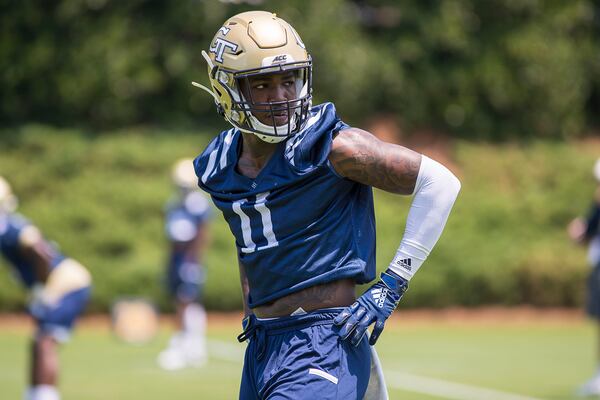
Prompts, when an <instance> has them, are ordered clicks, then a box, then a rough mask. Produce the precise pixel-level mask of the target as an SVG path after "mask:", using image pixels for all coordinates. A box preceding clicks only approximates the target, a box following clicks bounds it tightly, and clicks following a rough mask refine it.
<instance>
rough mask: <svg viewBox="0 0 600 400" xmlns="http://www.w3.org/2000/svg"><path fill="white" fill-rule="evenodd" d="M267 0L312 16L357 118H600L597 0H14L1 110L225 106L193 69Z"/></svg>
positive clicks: (171, 113) (522, 128) (167, 110)
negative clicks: (235, 19)
mask: <svg viewBox="0 0 600 400" xmlns="http://www.w3.org/2000/svg"><path fill="white" fill-rule="evenodd" d="M229 3H232V2H229ZM238 3H239V2H238ZM257 8H260V9H266V10H271V11H274V12H277V13H278V14H279V15H280V16H281V17H283V18H284V19H286V20H288V21H289V22H291V23H292V24H293V25H294V26H295V27H296V28H297V30H298V32H300V34H301V36H302V38H303V39H304V41H305V43H306V45H307V47H308V49H309V51H310V52H311V54H312V56H313V58H314V65H315V66H314V81H315V97H316V99H317V102H322V101H325V100H330V99H333V100H335V101H336V102H337V105H338V107H339V108H340V110H341V111H342V113H343V115H351V116H352V120H351V122H353V123H361V122H364V121H365V120H368V119H369V118H371V117H372V116H373V115H379V114H390V113H391V114H393V115H394V117H395V118H397V119H399V120H401V122H402V124H403V126H404V127H405V128H407V129H412V128H415V127H420V128H422V127H433V128H438V129H442V130H443V131H451V132H453V133H454V134H455V135H459V136H462V137H468V138H486V139H505V138H516V137H532V136H534V137H535V136H545V137H569V136H576V135H579V134H581V133H582V132H583V131H585V129H586V128H587V126H589V125H590V124H596V125H597V124H598V123H600V121H599V120H598V112H597V111H598V109H600V61H599V60H600V58H599V57H598V54H600V24H598V23H597V21H598V20H599V19H600V4H599V3H598V1H593V0H571V1H562V2H561V1H532V0H523V1H517V0H488V1H480V0H457V1H440V0H428V1H424V0H409V1H402V2H399V1H397V0H362V1H356V0H327V1H323V0H288V1H285V2H283V1H278V0H265V1H264V2H262V3H261V4H260V5H259V6H251V5H248V4H224V3H223V2H219V1H216V0H210V1H191V0H188V1H167V0H152V1H150V0H128V1H116V0H85V1H84V0H56V1H46V2H32V1H20V2H10V5H8V4H6V5H0V32H1V35H0V37H1V39H0V87H2V96H0V120H2V121H4V122H5V123H7V122H8V123H13V124H20V123H29V122H31V121H40V122H45V123H51V124H59V125H64V126H73V125H78V126H93V127H94V128H101V129H103V128H105V127H113V128H114V127H120V126H128V125H131V124H135V123H147V122H156V121H161V122H164V121H170V122H172V121H178V122H181V121H187V122H190V121H194V120H195V119H196V118H198V117H199V116H200V117H202V118H204V119H206V118H211V119H214V115H215V112H214V106H213V104H212V101H211V99H210V98H209V97H208V95H206V93H204V92H202V91H200V90H197V89H194V88H192V87H191V85H190V81H192V80H200V81H203V82H205V83H206V79H207V78H206V66H205V63H204V61H203V60H202V57H201V56H200V50H201V49H207V48H208V47H209V42H210V40H211V39H212V37H213V35H214V34H215V32H216V31H217V29H218V28H219V26H220V24H221V23H222V22H223V21H225V19H226V18H228V17H229V16H231V15H234V14H236V13H238V12H241V11H247V10H251V9H257Z"/></svg>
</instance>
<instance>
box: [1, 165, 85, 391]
mask: <svg viewBox="0 0 600 400" xmlns="http://www.w3.org/2000/svg"><path fill="white" fill-rule="evenodd" d="M16 208H17V199H16V197H15V196H14V195H13V193H12V190H11V187H10V185H9V184H8V182H7V181H6V180H5V179H4V178H2V177H0V252H1V253H2V255H3V256H4V258H5V259H6V261H8V263H9V264H10V265H12V267H14V272H15V275H16V276H17V277H18V279H19V280H20V281H21V282H22V283H23V285H24V286H25V287H26V288H27V289H29V291H30V296H31V301H30V303H29V312H30V314H31V316H32V317H33V319H34V320H35V323H36V325H37V330H36V333H35V336H34V339H33V343H32V346H31V371H30V374H31V375H30V382H29V384H30V386H29V388H28V389H27V391H26V393H25V396H24V398H25V400H58V399H60V395H59V392H58V389H57V381H58V370H59V363H58V344H59V343H63V342H65V341H67V340H68V339H69V336H70V332H71V329H72V328H73V324H74V322H75V320H76V318H77V317H78V316H79V315H80V314H81V313H82V312H83V310H84V308H85V306H86V304H87V302H88V299H89V296H90V285H91V276H90V274H89V272H88V271H87V270H86V269H85V268H84V267H83V266H82V265H81V264H79V263H78V262H77V261H75V260H73V259H71V258H67V257H65V256H64V255H62V254H61V253H60V252H59V251H58V249H57V248H56V247H55V246H54V245H53V244H51V243H50V242H48V241H47V240H45V239H44V238H43V236H42V235H41V233H40V231H39V230H38V229H37V228H36V227H35V226H34V225H32V224H31V223H30V222H29V221H28V220H26V219H25V218H24V217H23V216H21V215H19V214H17V213H15V210H16Z"/></svg>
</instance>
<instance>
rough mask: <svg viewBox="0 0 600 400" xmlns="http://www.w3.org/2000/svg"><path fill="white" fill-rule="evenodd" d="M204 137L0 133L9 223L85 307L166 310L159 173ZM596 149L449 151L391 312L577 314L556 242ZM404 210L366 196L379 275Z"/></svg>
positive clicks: (163, 192) (229, 292)
mask: <svg viewBox="0 0 600 400" xmlns="http://www.w3.org/2000/svg"><path fill="white" fill-rule="evenodd" d="M210 137H211V136H210V134H208V132H207V131H206V130H202V131H199V132H192V131H186V132H183V131H159V130H156V129H154V130H153V129H146V128H139V129H129V130H122V131H114V132H110V134H104V135H91V134H86V133H84V132H80V131H76V130H57V129H54V128H48V127H44V126H39V125H28V126H24V127H22V128H19V129H15V130H4V131H2V135H0V138H1V139H0V175H3V176H6V177H7V178H8V179H9V180H10V181H11V182H12V184H13V186H14V189H15V191H16V193H17V194H18V196H19V198H20V201H21V207H20V210H21V211H22V212H23V214H25V215H26V216H28V217H29V218H31V219H32V220H33V221H35V222H36V224H37V225H39V226H40V227H41V229H42V230H43V232H44V233H45V234H46V236H47V237H49V238H50V239H52V240H55V241H56V242H57V243H59V244H60V246H61V248H62V250H63V251H64V252H65V253H67V254H69V255H71V256H73V257H75V258H77V259H78V260H80V261H81V262H82V263H84V264H85V265H86V266H88V267H89V268H90V270H91V271H92V273H93V276H94V282H95V290H94V295H93V304H92V307H91V309H92V310H95V311H98V310H106V309H107V308H108V307H109V306H110V304H111V303H112V302H113V301H114V299H116V298H119V297H123V296H131V295H135V296H144V297H147V298H150V299H152V300H153V301H155V302H157V303H158V304H160V306H161V307H162V308H166V307H168V302H167V301H166V298H165V295H164V292H163V290H162V286H161V277H162V274H161V272H162V271H163V268H164V264H165V259H166V251H167V246H166V243H165V238H164V235H163V211H162V210H163V206H164V204H165V202H166V201H167V199H168V197H169V196H170V194H171V189H172V188H171V186H170V181H169V170H170V167H171V164H172V163H173V161H174V160H175V159H177V158H180V157H184V156H186V157H191V156H194V155H196V154H197V153H199V152H200V151H201V150H202V149H203V147H204V146H205V144H206V143H207V142H208V140H209V139H210ZM599 152H600V144H598V143H596V142H586V143H571V144H565V143H558V142H556V143H554V142H532V143H530V144H529V145H513V144H507V145H501V146H491V145H488V144H476V143H469V142H463V141H456V142H455V144H454V145H453V147H452V148H450V149H449V155H450V156H451V159H452V161H451V167H452V169H453V170H454V171H455V172H456V173H457V174H458V175H459V176H460V178H461V181H462V192H461V194H460V197H459V199H458V201H457V203H456V206H455V209H454V211H453V213H452V215H451V217H450V220H449V222H448V225H447V227H446V230H445V232H444V234H443V236H442V238H441V240H440V242H439V244H438V245H437V247H436V248H435V250H434V251H433V253H432V254H431V256H430V258H429V260H428V261H427V263H426V264H425V265H424V267H423V268H422V270H421V271H419V273H418V274H417V276H416V277H415V278H414V279H413V282H412V285H411V289H410V291H409V292H408V294H407V295H406V298H405V299H404V300H403V307H443V306H450V305H464V306H477V305H482V304H501V305H516V304H533V305H538V306H579V305H581V304H582V301H583V296H584V293H585V290H584V277H585V275H586V273H587V268H588V267H587V266H586V263H585V249H583V248H578V247H576V246H574V245H572V244H571V243H570V242H569V240H568V238H567V236H566V233H565V226H566V224H567V222H568V221H569V220H570V219H571V218H572V217H574V216H576V215H578V214H581V213H584V212H585V211H586V210H587V207H588V206H589V203H590V199H591V197H592V193H593V191H594V182H593V179H592V177H591V171H590V169H591V165H592V162H593V160H594V157H595V155H597V154H599ZM426 153H427V152H426ZM409 200H410V199H409V198H407V197H400V196H394V195H390V194H387V193H383V192H376V213H377V221H378V222H377V230H378V246H377V259H378V268H380V269H382V268H385V266H386V264H387V262H389V260H390V257H391V256H392V255H393V254H394V251H395V248H396V247H397V245H398V243H399V240H400V238H401V234H402V232H403V227H404V223H405V214H406V211H407V208H408V205H409ZM212 237H213V244H212V246H211V248H210V250H209V251H208V253H207V255H206V260H205V261H206V265H207V267H208V283H207V287H206V303H207V305H208V307H209V308H211V309H220V310H230V309H235V308H238V307H239V306H240V304H241V297H240V294H239V281H238V273H237V262H236V257H235V249H234V244H233V239H232V237H231V234H230V232H229V229H228V227H227V226H226V224H225V222H224V221H223V220H222V217H221V216H220V214H219V213H217V215H216V218H215V220H214V222H213V224H212ZM7 271H8V269H7V268H1V269H0V309H1V310H15V309H19V308H20V307H21V304H22V302H23V300H24V295H23V293H22V291H21V290H20V288H19V287H18V285H17V284H16V281H14V280H13V279H11V278H9V274H8V272H7Z"/></svg>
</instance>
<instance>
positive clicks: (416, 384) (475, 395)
mask: <svg viewBox="0 0 600 400" xmlns="http://www.w3.org/2000/svg"><path fill="white" fill-rule="evenodd" d="M245 349H246V346H245V345H243V344H239V345H236V344H234V343H231V342H224V341H221V340H209V341H208V352H209V354H210V355H211V356H212V357H214V358H218V359H221V360H223V361H230V362H236V363H237V362H242V361H243V359H244V351H245ZM384 375H385V380H386V383H387V386H388V388H394V389H400V390H406V391H409V392H415V393H421V394H427V395H431V396H438V397H440V398H442V399H449V400H542V399H539V398H536V397H530V396H523V395H520V394H515V393H508V392H503V391H499V390H494V389H487V388H482V387H478V386H472V385H466V384H463V383H455V382H449V381H444V380H441V379H435V378H428V377H425V376H421V375H413V374H407V373H404V372H399V371H389V370H388V371H386V372H385V374H384Z"/></svg>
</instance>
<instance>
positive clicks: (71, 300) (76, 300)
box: [29, 286, 91, 342]
mask: <svg viewBox="0 0 600 400" xmlns="http://www.w3.org/2000/svg"><path fill="white" fill-rule="evenodd" d="M90 293H91V287H89V286H88V287H84V288H82V289H78V290H74V291H72V292H69V293H67V294H65V295H64V296H63V297H62V298H61V299H60V300H59V301H58V302H57V303H56V304H53V305H45V304H42V303H35V304H32V305H30V308H29V312H30V314H31V316H32V317H33V318H34V319H35V322H36V325H37V327H38V334H42V335H51V336H53V337H54V338H55V339H56V340H58V341H59V342H65V341H67V340H68V339H69V337H70V333H71V330H72V329H73V325H74V324H75V320H76V319H77V318H78V317H79V316H80V315H81V314H82V313H83V311H84V309H85V307H86V305H87V303H88V300H89V298H90Z"/></svg>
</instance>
